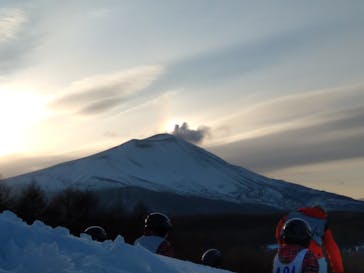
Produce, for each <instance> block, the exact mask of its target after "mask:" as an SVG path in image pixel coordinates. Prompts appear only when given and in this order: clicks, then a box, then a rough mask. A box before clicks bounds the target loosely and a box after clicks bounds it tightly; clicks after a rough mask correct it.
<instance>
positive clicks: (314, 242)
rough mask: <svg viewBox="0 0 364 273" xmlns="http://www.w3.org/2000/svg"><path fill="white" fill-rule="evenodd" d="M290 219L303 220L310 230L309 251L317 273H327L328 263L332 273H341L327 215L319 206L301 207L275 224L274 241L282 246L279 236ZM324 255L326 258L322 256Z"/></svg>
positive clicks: (342, 269)
mask: <svg viewBox="0 0 364 273" xmlns="http://www.w3.org/2000/svg"><path fill="white" fill-rule="evenodd" d="M292 218H300V219H303V220H305V221H306V222H307V223H308V224H309V225H310V227H311V229H312V238H311V241H310V245H309V247H308V248H309V249H310V250H311V251H312V252H313V253H314V254H315V257H316V258H317V260H318V262H319V266H320V271H319V273H327V262H326V259H327V260H328V261H329V264H330V267H331V270H332V272H333V273H343V272H344V266H343V261H342V256H341V252H340V249H339V247H338V246H337V244H336V242H335V239H334V237H333V234H332V231H331V230H330V229H329V227H328V225H327V214H326V212H325V211H324V210H323V209H322V208H321V207H319V206H315V207H303V208H299V209H297V210H296V211H293V212H291V213H289V214H288V215H286V216H284V217H283V218H282V219H280V221H279V222H278V224H277V227H276V239H277V242H278V244H280V245H282V244H284V242H282V240H281V238H280V236H281V231H282V227H283V226H284V223H285V222H286V221H287V220H289V219H292ZM324 253H326V257H325V255H324Z"/></svg>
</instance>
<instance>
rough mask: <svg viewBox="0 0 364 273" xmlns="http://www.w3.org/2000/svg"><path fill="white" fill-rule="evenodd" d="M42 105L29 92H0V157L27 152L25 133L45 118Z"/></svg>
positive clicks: (42, 102)
mask: <svg viewBox="0 0 364 273" xmlns="http://www.w3.org/2000/svg"><path fill="white" fill-rule="evenodd" d="M44 105H45V100H44V98H41V97H39V96H37V95H35V94H32V93H30V92H16V91H14V90H0V125H1V134H0V156H3V155H7V154H11V153H17V152H19V151H22V152H24V151H26V150H27V147H26V145H27V142H28V139H27V132H28V130H29V129H30V128H31V127H32V126H33V125H35V124H36V123H37V122H39V121H40V120H42V119H43V118H45V117H46V112H45V110H44Z"/></svg>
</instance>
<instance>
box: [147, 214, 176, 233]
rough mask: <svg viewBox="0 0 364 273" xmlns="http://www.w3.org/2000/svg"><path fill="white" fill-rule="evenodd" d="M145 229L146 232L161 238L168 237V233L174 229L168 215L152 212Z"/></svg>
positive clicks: (148, 216)
mask: <svg viewBox="0 0 364 273" xmlns="http://www.w3.org/2000/svg"><path fill="white" fill-rule="evenodd" d="M144 229H145V230H146V231H152V232H154V233H156V234H157V235H159V236H166V235H167V233H168V231H170V230H171V229H172V223H171V220H170V219H169V218H168V216H167V215H165V214H163V213H159V212H152V213H150V214H148V215H147V217H146V218H145V221H144Z"/></svg>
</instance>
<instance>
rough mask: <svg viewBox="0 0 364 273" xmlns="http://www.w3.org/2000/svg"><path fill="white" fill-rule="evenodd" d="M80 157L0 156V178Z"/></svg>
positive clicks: (75, 155) (78, 155)
mask: <svg viewBox="0 0 364 273" xmlns="http://www.w3.org/2000/svg"><path fill="white" fill-rule="evenodd" d="M80 157H81V154H74V155H55V156H38V157H36V156H5V157H0V166H1V169H0V179H1V178H7V177H11V176H15V175H20V174H24V173H28V172H32V171H36V170H40V169H44V168H46V167H50V166H53V165H56V164H59V163H62V162H66V161H69V160H72V159H75V158H80Z"/></svg>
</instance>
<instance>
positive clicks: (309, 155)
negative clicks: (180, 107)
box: [209, 87, 364, 171]
mask: <svg viewBox="0 0 364 273" xmlns="http://www.w3.org/2000/svg"><path fill="white" fill-rule="evenodd" d="M349 102H350V103H349ZM349 105H350V106H349ZM245 114H246V116H245V118H246V119H245V118H244V119H243V120H247V121H248V122H247V123H249V118H247V117H251V118H252V119H253V121H252V122H255V126H256V127H253V124H250V126H251V128H253V129H252V131H253V133H249V132H245V133H242V134H241V135H237V136H235V140H234V141H231V142H228V143H226V144H220V145H216V146H214V147H210V148H209V149H210V150H211V151H213V152H215V153H217V154H219V155H221V156H223V157H224V158H225V159H227V160H228V161H232V162H234V163H236V164H239V165H242V166H246V167H248V168H253V169H255V170H258V171H270V170H277V169H281V168H287V167H291V166H299V165H304V164H313V163H317V162H326V161H333V160H339V159H349V158H356V157H363V156H364V148H363V145H362V144H361V143H362V140H363V139H364V129H363V128H364V88H363V87H355V88H341V89H336V90H326V91H317V92H311V93H308V94H303V95H297V96H289V97H285V98H281V99H277V100H274V101H270V102H267V103H264V104H261V105H257V106H255V107H252V108H251V109H249V110H247V112H246V113H245ZM254 117H256V118H254ZM235 118H237V117H235ZM233 120H234V119H233ZM238 120H240V121H241V120H242V116H240V115H239V118H238ZM229 122H231V123H230V124H231V125H232V124H234V123H233V122H232V120H229ZM230 128H232V129H231V130H233V129H234V128H233V127H232V126H231V127H230ZM239 138H240V139H239ZM231 139H234V137H233V138H231Z"/></svg>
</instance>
